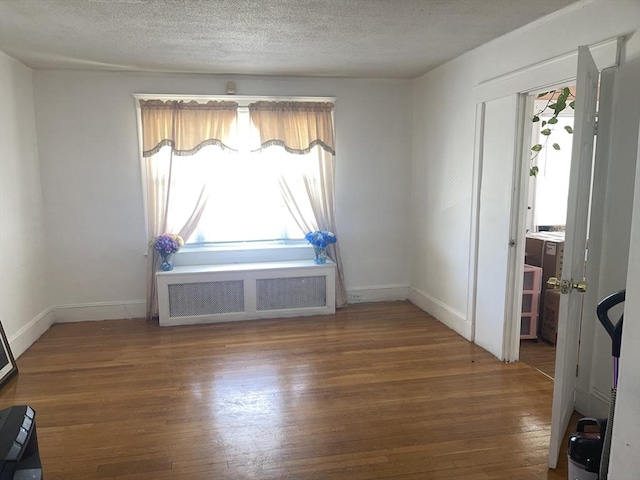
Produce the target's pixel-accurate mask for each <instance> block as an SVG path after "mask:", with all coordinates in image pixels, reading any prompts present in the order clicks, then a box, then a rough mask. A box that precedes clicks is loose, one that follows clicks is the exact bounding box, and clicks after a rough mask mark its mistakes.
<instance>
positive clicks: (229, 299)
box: [169, 280, 244, 317]
mask: <svg viewBox="0 0 640 480" xmlns="http://www.w3.org/2000/svg"><path fill="white" fill-rule="evenodd" d="M235 312H244V282H243V281H242V280H232V281H222V282H202V283H176V284H172V285H169V316H170V317H190V316H195V315H212V314H217V313H235Z"/></svg>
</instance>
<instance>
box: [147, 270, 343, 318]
mask: <svg viewBox="0 0 640 480" xmlns="http://www.w3.org/2000/svg"><path fill="white" fill-rule="evenodd" d="M156 280H157V285H158V308H159V313H160V325H161V326H170V325H186V324H193V323H214V322H229V321H233V320H250V319H257V318H276V317H297V316H303V315H328V314H332V313H335V311H336V309H335V264H334V263H333V262H330V261H328V262H327V263H326V264H324V265H316V264H315V263H314V262H313V261H312V260H296V261H287V262H262V263H244V264H230V265H192V266H177V267H174V269H173V270H171V271H168V272H162V271H159V272H157V273H156Z"/></svg>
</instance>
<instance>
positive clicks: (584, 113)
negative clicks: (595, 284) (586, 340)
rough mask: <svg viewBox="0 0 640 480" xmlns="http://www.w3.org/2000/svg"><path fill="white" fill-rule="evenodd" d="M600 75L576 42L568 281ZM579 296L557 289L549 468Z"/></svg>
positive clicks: (580, 264) (581, 224)
mask: <svg viewBox="0 0 640 480" xmlns="http://www.w3.org/2000/svg"><path fill="white" fill-rule="evenodd" d="M598 76H599V75H598V68H597V67H596V64H595V62H594V61H593V58H592V57H591V53H590V52H589V48H588V47H580V48H579V50H578V73H577V77H576V105H575V107H576V108H575V124H574V133H573V150H572V155H571V174H570V178H569V197H568V205H567V225H566V236H565V247H564V263H563V268H562V281H563V282H564V283H565V285H567V284H568V285H569V286H570V285H572V284H574V283H577V282H579V281H583V280H584V271H585V270H584V269H585V249H586V239H587V223H588V220H587V219H588V215H589V194H590V183H591V163H592V159H593V140H594V135H595V124H596V98H597V91H598ZM565 290H566V288H565ZM582 298H583V294H582V293H581V292H579V291H578V290H577V289H574V288H569V290H568V291H567V293H566V294H565V295H561V299H560V309H559V313H558V339H557V350H556V351H557V355H556V368H555V382H554V387H553V410H552V415H551V442H550V445H549V466H550V467H551V468H556V465H557V463H558V455H559V453H560V448H561V447H562V439H563V437H564V433H565V431H566V429H567V426H568V424H569V420H570V418H571V415H572V413H573V409H574V405H575V390H576V365H577V364H578V341H579V338H580V320H581V317H582Z"/></svg>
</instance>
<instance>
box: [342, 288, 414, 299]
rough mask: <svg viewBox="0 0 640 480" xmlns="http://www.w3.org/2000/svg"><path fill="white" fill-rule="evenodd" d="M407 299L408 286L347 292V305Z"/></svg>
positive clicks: (353, 289)
mask: <svg viewBox="0 0 640 480" xmlns="http://www.w3.org/2000/svg"><path fill="white" fill-rule="evenodd" d="M407 298H409V285H379V286H377V287H360V288H350V289H349V290H347V303H369V302H391V301H394V300H407Z"/></svg>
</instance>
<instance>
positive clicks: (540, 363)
mask: <svg viewBox="0 0 640 480" xmlns="http://www.w3.org/2000/svg"><path fill="white" fill-rule="evenodd" d="M520 361H521V362H525V363H527V364H529V365H531V366H532V367H533V368H535V369H538V370H540V371H541V372H542V373H544V374H545V375H548V376H549V377H550V378H555V369H556V347H555V346H554V345H551V344H549V343H547V342H545V341H544V340H539V341H538V342H534V341H533V340H520Z"/></svg>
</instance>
